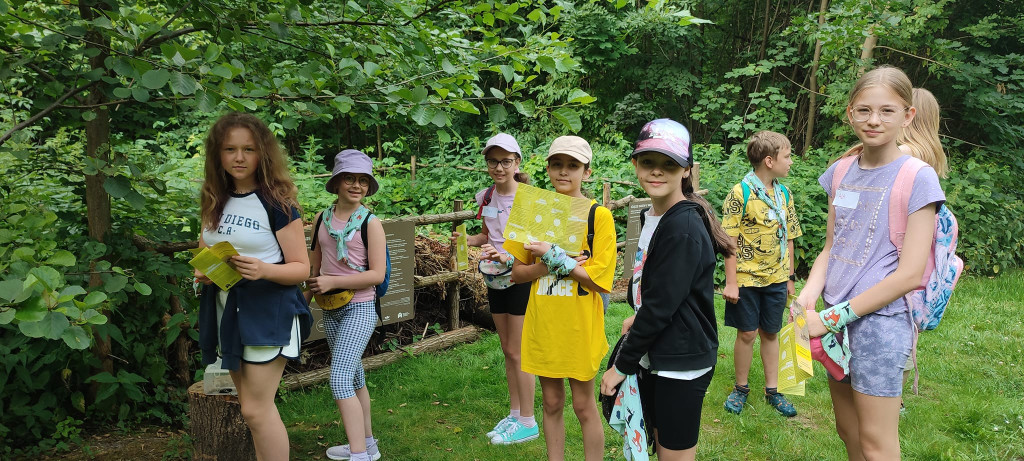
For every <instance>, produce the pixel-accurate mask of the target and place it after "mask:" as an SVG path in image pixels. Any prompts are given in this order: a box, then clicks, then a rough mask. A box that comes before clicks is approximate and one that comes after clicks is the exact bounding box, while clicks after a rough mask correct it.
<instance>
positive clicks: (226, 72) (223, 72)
mask: <svg viewBox="0 0 1024 461" xmlns="http://www.w3.org/2000/svg"><path fill="white" fill-rule="evenodd" d="M210 73H211V74H213V75H216V76H218V77H221V78H226V79H228V80H230V79H231V78H233V77H234V76H235V74H234V72H231V69H229V68H228V67H227V66H224V65H220V66H217V67H214V68H213V69H210Z"/></svg>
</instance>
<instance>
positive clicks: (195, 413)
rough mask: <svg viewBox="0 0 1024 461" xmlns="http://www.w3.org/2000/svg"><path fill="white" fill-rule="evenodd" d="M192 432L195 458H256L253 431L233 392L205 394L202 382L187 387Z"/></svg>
mask: <svg viewBox="0 0 1024 461" xmlns="http://www.w3.org/2000/svg"><path fill="white" fill-rule="evenodd" d="M188 416H189V420H190V423H189V434H190V436H191V437H192V450H193V451H192V459H194V460H197V461H198V460H203V461H207V460H208V461H218V460H221V461H226V460H232V461H234V460H243V461H248V460H255V459H256V447H255V446H254V445H253V444H252V433H250V432H249V426H247V425H246V424H245V420H244V419H242V406H241V405H239V403H238V397H237V396H234V395H206V394H205V393H203V382H202V381H199V382H198V383H195V384H193V385H192V386H190V387H189V388H188Z"/></svg>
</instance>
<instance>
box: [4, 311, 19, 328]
mask: <svg viewBox="0 0 1024 461" xmlns="http://www.w3.org/2000/svg"><path fill="white" fill-rule="evenodd" d="M0 309H3V310H0V325H7V324H9V323H11V322H12V321H14V314H15V313H17V311H15V310H14V309H10V308H0Z"/></svg>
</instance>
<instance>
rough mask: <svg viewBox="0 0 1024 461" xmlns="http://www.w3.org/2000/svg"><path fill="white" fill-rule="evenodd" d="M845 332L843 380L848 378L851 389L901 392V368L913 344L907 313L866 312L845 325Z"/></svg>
mask: <svg viewBox="0 0 1024 461" xmlns="http://www.w3.org/2000/svg"><path fill="white" fill-rule="evenodd" d="M847 332H848V333H849V335H850V353H851V356H850V374H849V375H847V377H846V379H844V380H843V382H849V383H850V384H851V385H852V386H853V390H855V391H857V392H860V393H861V394H865V395H872V396H875V397H899V396H901V395H903V370H904V368H905V367H906V364H907V359H908V358H909V357H910V351H911V349H912V348H913V347H914V329H913V326H911V324H910V314H909V313H908V312H901V313H898V314H893V315H882V314H868V315H866V316H864V317H861V318H860V319H859V320H856V321H854V322H853V323H850V324H849V325H847ZM829 379H832V378H831V376H830V377H829Z"/></svg>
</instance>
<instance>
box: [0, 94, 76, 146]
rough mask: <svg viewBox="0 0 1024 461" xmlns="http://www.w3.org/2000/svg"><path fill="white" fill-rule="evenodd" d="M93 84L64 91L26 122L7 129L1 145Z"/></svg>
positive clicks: (1, 139) (1, 137) (0, 138)
mask: <svg viewBox="0 0 1024 461" xmlns="http://www.w3.org/2000/svg"><path fill="white" fill-rule="evenodd" d="M92 85H93V83H92V82H89V84H87V85H83V86H80V87H78V88H75V89H73V90H70V91H68V92H67V93H64V94H63V95H61V97H59V98H57V100H56V101H54V102H53V104H50V105H49V106H47V107H46V108H45V109H43V110H41V111H39V112H37V113H36V114H35V115H33V116H31V117H29V118H28V120H25V121H24V122H21V123H19V124H17V125H15V126H14V127H13V128H11V129H10V130H7V132H6V133H4V134H3V136H0V146H2V145H4V143H5V142H7V140H8V139H11V136H13V135H14V133H15V132H17V131H18V130H21V129H22V128H25V127H27V126H29V125H32V124H33V123H35V122H37V121H39V119H41V118H43V117H45V116H46V115H47V114H49V113H50V112H53V111H54V110H55V109H57V108H58V107H61V104H62V103H63V102H64V101H65V100H67V99H68V98H70V97H72V96H74V95H76V94H78V93H81V92H82V91H85V90H86V89H87V88H89V87H91V86H92Z"/></svg>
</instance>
